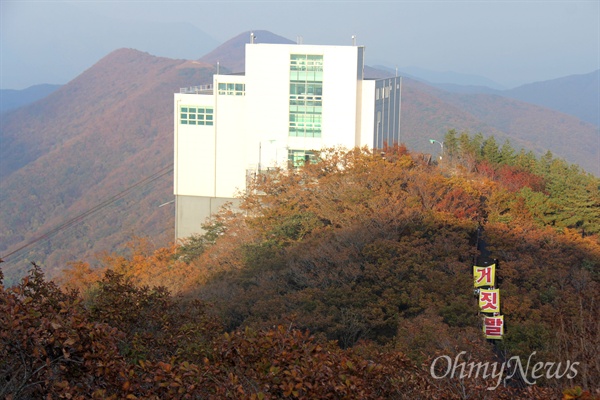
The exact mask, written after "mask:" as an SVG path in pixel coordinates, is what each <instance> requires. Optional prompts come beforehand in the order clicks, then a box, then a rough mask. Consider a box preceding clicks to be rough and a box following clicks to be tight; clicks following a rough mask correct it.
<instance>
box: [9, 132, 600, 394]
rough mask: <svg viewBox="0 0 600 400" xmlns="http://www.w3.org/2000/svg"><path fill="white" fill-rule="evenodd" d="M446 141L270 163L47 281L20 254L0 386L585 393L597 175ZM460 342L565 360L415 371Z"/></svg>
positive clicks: (593, 378) (87, 390)
mask: <svg viewBox="0 0 600 400" xmlns="http://www.w3.org/2000/svg"><path fill="white" fill-rule="evenodd" d="M452 135H454V139H456V140H455V145H454V146H452V145H451V144H452V140H453V139H452ZM446 141H447V142H448V145H447V148H448V155H447V156H446V157H444V160H443V163H441V164H440V165H430V164H429V163H428V162H426V160H427V158H426V157H423V156H422V155H418V154H411V153H410V152H409V151H408V150H407V149H406V148H405V147H403V146H396V147H392V146H390V147H387V148H386V149H384V150H385V151H384V152H383V153H382V152H380V151H377V152H370V151H368V150H366V149H353V150H350V151H346V150H343V149H330V150H328V151H324V152H322V153H321V155H320V162H318V163H315V164H307V165H305V166H303V167H301V168H299V169H295V170H288V171H286V170H277V171H270V172H269V173H267V174H263V175H260V176H258V177H257V179H256V180H255V181H254V183H253V185H252V186H251V188H250V189H249V190H248V192H247V193H246V195H245V196H244V198H243V199H242V210H241V211H239V212H236V211H234V210H224V211H223V212H222V213H221V214H219V215H217V216H215V218H214V219H213V220H211V221H209V222H208V223H207V224H206V225H205V226H204V232H205V233H204V235H200V236H195V237H192V238H189V239H187V240H185V241H183V242H182V243H180V244H178V245H176V246H172V247H169V248H161V249H154V248H152V247H151V246H150V245H149V242H147V241H145V240H143V239H140V240H137V241H135V242H133V243H132V244H131V246H130V247H129V249H128V251H127V252H121V253H118V254H117V253H115V254H110V255H106V256H104V257H103V258H102V259H101V263H102V265H103V267H102V268H100V269H92V268H90V267H89V265H88V264H86V263H82V262H80V263H74V264H71V265H70V266H69V268H68V269H67V270H66V271H65V274H63V277H62V279H61V281H60V282H61V287H60V288H59V287H58V286H56V285H55V284H54V283H52V282H47V281H45V280H44V278H43V275H42V274H41V272H40V270H39V269H38V268H34V269H33V270H32V271H31V273H30V274H29V275H28V277H26V278H25V279H24V280H23V281H22V283H21V284H20V285H18V286H16V287H13V288H3V287H2V288H1V290H2V291H1V298H0V307H1V308H2V310H1V311H2V312H1V313H0V335H1V336H0V339H1V342H0V345H1V347H0V379H2V380H1V381H0V382H2V383H0V395H3V396H8V397H9V398H14V399H17V398H32V397H34V398H35V397H39V396H49V397H50V398H61V397H71V398H77V397H78V396H79V397H82V398H92V397H97V398H110V397H111V396H112V398H216V399H220V398H242V399H243V398H248V399H250V398H257V399H261V398H272V399H279V398H306V399H313V398H336V399H338V398H348V399H351V398H352V399H353V398H361V399H363V398H364V399H369V398H372V399H376V398H379V399H390V398H392V399H393V398H398V399H402V398H407V399H408V398H410V399H415V398H439V399H446V398H482V399H484V398H488V399H498V398H506V399H512V398H533V399H535V398H539V399H545V398H558V397H560V396H564V398H594V396H597V395H598V392H597V390H598V387H597V382H599V381H600V365H599V364H598V363H599V360H598V357H597V354H600V338H599V334H598V332H600V325H599V322H598V319H597V318H596V316H597V315H598V313H599V311H600V309H599V307H600V306H599V304H600V298H599V294H600V287H599V279H600V276H599V275H598V270H599V268H598V266H599V265H600V243H599V242H598V237H597V232H598V231H599V230H600V229H599V228H600V225H599V222H600V219H599V218H598V217H597V216H598V211H599V210H598V208H599V207H600V201H598V199H599V197H598V187H599V186H598V181H597V180H594V179H595V178H593V177H590V176H588V175H585V174H582V173H581V172H580V171H578V170H577V169H573V168H571V167H569V166H566V165H565V164H564V163H562V162H561V161H560V160H554V159H553V158H552V157H548V156H547V157H545V158H544V157H543V158H542V159H539V160H538V159H535V158H531V157H529V156H527V155H525V154H517V153H516V152H514V151H513V150H511V149H510V148H509V147H506V146H503V147H501V148H499V147H498V146H496V145H495V144H494V143H489V142H486V141H485V140H483V139H481V140H479V139H478V138H477V137H475V138H471V137H468V136H467V137H464V136H462V135H461V136H458V135H456V134H455V133H454V134H450V136H449V137H448V139H446ZM565 174H567V176H568V177H565ZM571 189H572V190H571ZM565 193H568V194H566V195H564V196H563V194H565ZM484 258H496V259H498V260H500V263H499V265H498V272H497V274H498V280H499V284H500V287H501V288H502V303H501V304H502V309H503V314H504V316H505V321H506V324H507V325H506V335H505V338H504V340H502V341H495V342H494V343H491V342H488V341H486V340H485V339H484V338H483V336H482V333H481V326H480V316H478V308H477V302H476V300H475V298H474V296H473V287H472V286H473V284H472V275H471V274H472V270H471V268H472V266H473V264H474V263H477V262H478V261H479V260H482V259H484ZM461 351H464V352H465V353H466V354H468V360H470V361H473V362H481V363H484V362H496V363H500V364H501V363H503V362H505V361H507V360H508V359H510V358H511V357H514V356H518V357H521V359H523V360H525V361H526V360H527V357H529V356H530V355H531V354H532V353H534V352H535V354H536V358H535V361H539V360H542V361H547V362H563V363H564V362H566V361H567V360H571V361H577V362H579V366H578V374H577V376H575V377H574V378H572V379H567V378H562V379H546V378H542V379H540V380H538V382H537V383H536V385H529V384H527V383H526V382H525V381H524V380H523V379H519V378H518V377H516V378H514V379H511V380H510V381H507V382H503V383H502V384H501V385H499V386H498V387H497V388H496V389H495V390H488V388H489V387H494V386H496V382H495V381H494V379H493V378H491V377H487V378H482V377H471V378H447V379H435V378H434V377H433V376H432V373H431V371H430V366H431V365H432V361H433V360H434V359H435V358H436V357H440V356H443V355H447V356H450V357H454V356H455V355H457V354H459V353H460V352H461ZM4 382H7V383H6V384H4ZM577 386H579V387H577ZM586 396H588V397H586Z"/></svg>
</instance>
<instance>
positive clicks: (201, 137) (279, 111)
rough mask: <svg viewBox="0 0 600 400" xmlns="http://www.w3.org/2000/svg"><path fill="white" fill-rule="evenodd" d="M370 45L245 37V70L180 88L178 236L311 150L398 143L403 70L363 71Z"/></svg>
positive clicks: (177, 98)
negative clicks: (385, 74) (382, 75)
mask: <svg viewBox="0 0 600 400" xmlns="http://www.w3.org/2000/svg"><path fill="white" fill-rule="evenodd" d="M364 54H365V49H364V47H362V46H321V45H304V44H257V43H250V44H247V45H246V59H245V63H246V68H245V69H246V71H245V73H244V74H233V75H224V74H217V75H214V77H213V83H212V85H208V86H207V87H196V88H190V89H185V90H184V89H182V90H181V93H176V94H175V104H174V105H175V107H174V120H175V127H174V132H175V146H174V151H175V154H174V161H175V165H174V175H175V176H174V194H175V208H176V222H175V234H176V238H184V237H188V236H190V235H192V234H197V233H201V232H202V229H201V225H202V223H204V221H205V220H206V218H207V217H209V216H210V215H211V214H212V213H214V212H216V211H218V209H219V208H220V207H221V206H222V205H223V204H225V203H228V202H232V203H234V205H235V203H236V196H237V195H238V194H240V193H243V192H244V190H245V189H246V182H247V179H248V178H249V177H251V176H254V175H255V174H257V173H260V172H261V171H264V170H267V169H269V168H274V167H284V168H287V167H294V166H297V165H299V164H301V163H303V162H305V161H306V160H308V159H310V157H311V154H312V151H313V150H319V149H322V148H327V147H333V146H343V147H346V148H353V147H355V146H359V147H362V146H368V147H370V148H381V147H383V146H384V143H387V144H393V143H397V142H399V129H400V100H401V97H400V95H401V82H400V78H398V77H394V78H386V79H379V80H370V79H365V78H364Z"/></svg>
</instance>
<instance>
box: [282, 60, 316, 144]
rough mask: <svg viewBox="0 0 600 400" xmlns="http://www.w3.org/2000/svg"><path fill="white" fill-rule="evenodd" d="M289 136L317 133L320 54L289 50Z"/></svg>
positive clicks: (311, 135) (308, 135)
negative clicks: (290, 52)
mask: <svg viewBox="0 0 600 400" xmlns="http://www.w3.org/2000/svg"><path fill="white" fill-rule="evenodd" d="M289 97H290V98H289V106H290V111H289V112H290V118H289V136H295V137H298V136H299V137H315V138H320V137H321V115H322V113H323V55H321V54H290V95H289Z"/></svg>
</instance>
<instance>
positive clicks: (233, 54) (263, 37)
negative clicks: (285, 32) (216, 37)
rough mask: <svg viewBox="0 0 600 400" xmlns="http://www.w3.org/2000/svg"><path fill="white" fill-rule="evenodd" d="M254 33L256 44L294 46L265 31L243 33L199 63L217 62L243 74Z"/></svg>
mask: <svg viewBox="0 0 600 400" xmlns="http://www.w3.org/2000/svg"><path fill="white" fill-rule="evenodd" d="M251 33H254V36H255V43H273V44H292V43H295V42H294V41H292V40H290V39H287V38H284V37H283V36H279V35H276V34H274V33H272V32H269V31H265V30H253V31H246V32H242V33H240V34H239V35H237V36H235V37H233V38H231V39H229V40H228V41H226V42H225V43H223V44H222V45H220V46H219V47H217V48H216V49H214V50H213V51H211V52H210V53H208V54H206V55H205V56H203V57H201V58H200V59H199V61H202V62H205V63H208V64H211V65H215V64H216V63H217V62H218V63H219V65H220V66H221V67H223V68H227V69H228V70H229V71H230V72H243V71H244V69H245V59H246V57H245V52H246V44H247V43H250V34H251Z"/></svg>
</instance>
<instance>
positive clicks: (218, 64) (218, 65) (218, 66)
mask: <svg viewBox="0 0 600 400" xmlns="http://www.w3.org/2000/svg"><path fill="white" fill-rule="evenodd" d="M220 67H221V64H220V63H219V62H218V61H217V75H219V69H220Z"/></svg>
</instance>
